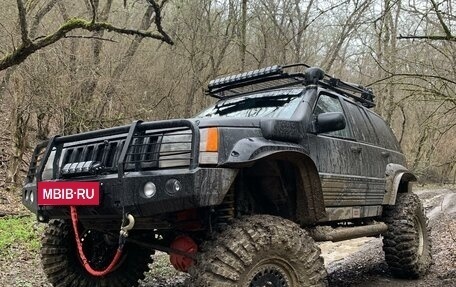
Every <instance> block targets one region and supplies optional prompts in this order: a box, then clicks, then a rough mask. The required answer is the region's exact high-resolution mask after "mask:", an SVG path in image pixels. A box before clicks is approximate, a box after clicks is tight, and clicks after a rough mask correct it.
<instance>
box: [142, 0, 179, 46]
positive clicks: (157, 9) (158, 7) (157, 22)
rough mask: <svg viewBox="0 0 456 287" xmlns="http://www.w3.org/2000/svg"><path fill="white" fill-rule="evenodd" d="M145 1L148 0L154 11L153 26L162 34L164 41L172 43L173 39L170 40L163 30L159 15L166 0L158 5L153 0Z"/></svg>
mask: <svg viewBox="0 0 456 287" xmlns="http://www.w3.org/2000/svg"><path fill="white" fill-rule="evenodd" d="M147 2H149V4H150V5H151V6H152V8H153V9H154V12H155V26H156V27H157V31H158V32H159V33H160V34H161V35H162V36H163V38H164V39H166V40H165V41H164V42H166V43H168V44H170V45H172V44H173V41H172V40H171V37H169V35H168V34H167V33H166V32H165V30H163V26H162V16H161V9H162V8H163V6H164V5H165V4H166V2H168V0H163V1H162V3H161V4H160V5H158V3H157V2H155V0H147Z"/></svg>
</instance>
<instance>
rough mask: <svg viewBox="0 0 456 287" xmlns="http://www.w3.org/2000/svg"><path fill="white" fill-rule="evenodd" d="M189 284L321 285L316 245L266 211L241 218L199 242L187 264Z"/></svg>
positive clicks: (252, 286) (248, 286) (321, 270)
mask: <svg viewBox="0 0 456 287" xmlns="http://www.w3.org/2000/svg"><path fill="white" fill-rule="evenodd" d="M190 274H191V275H192V278H191V284H193V285H192V286H198V287H201V286H217V287H224V286H230V287H231V286H237V287H263V286H267V287H295V286H325V285H326V270H325V268H324V264H323V259H322V258H321V257H320V249H319V248H318V247H317V245H316V244H315V242H314V240H313V239H312V238H311V237H310V236H309V235H308V234H307V232H306V231H305V230H303V229H301V228H300V227H299V226H298V225H296V224H295V223H293V222H291V221H289V220H286V219H283V218H279V217H275V216H270V215H254V216H250V217H243V218H241V219H239V220H238V221H236V222H235V223H234V224H232V225H231V226H229V227H228V228H227V229H226V230H224V231H223V232H222V233H220V234H219V235H218V236H217V239H216V240H215V241H212V242H207V243H206V244H203V246H202V251H201V252H200V253H198V256H197V260H196V263H195V265H194V266H193V267H192V268H191V269H190Z"/></svg>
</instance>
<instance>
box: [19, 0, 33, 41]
mask: <svg viewBox="0 0 456 287" xmlns="http://www.w3.org/2000/svg"><path fill="white" fill-rule="evenodd" d="M17 11H18V13H19V26H20V28H21V39H22V44H24V45H26V44H28V43H30V42H31V41H30V39H29V37H28V31H27V19H26V16H25V15H26V13H27V12H26V10H25V7H24V3H23V2H22V0H17Z"/></svg>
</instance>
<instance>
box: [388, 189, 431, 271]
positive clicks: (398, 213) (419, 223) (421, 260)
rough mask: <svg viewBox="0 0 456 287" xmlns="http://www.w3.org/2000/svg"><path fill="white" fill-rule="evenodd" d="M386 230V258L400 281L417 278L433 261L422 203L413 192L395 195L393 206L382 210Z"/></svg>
mask: <svg viewBox="0 0 456 287" xmlns="http://www.w3.org/2000/svg"><path fill="white" fill-rule="evenodd" d="M385 222H386V223H387V224H388V231H387V232H386V233H385V234H384V237H383V250H384V251H385V259H386V262H387V263H388V265H389V267H390V270H391V273H392V274H393V275H394V276H396V277H399V278H414V279H416V278H419V277H422V276H423V275H425V274H426V272H427V270H428V269H429V266H430V265H431V262H432V257H431V240H430V238H429V232H428V227H427V219H426V216H425V215H424V211H423V206H422V205H421V202H420V200H419V198H418V196H416V195H415V194H413V193H400V194H398V197H397V200H396V205H395V206H391V207H387V208H386V210H385Z"/></svg>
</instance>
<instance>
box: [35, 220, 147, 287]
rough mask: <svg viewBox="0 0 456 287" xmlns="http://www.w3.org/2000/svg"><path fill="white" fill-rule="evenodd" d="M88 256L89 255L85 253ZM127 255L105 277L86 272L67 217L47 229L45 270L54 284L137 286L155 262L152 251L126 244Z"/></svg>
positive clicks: (70, 286) (43, 254)
mask: <svg viewBox="0 0 456 287" xmlns="http://www.w3.org/2000/svg"><path fill="white" fill-rule="evenodd" d="M86 255H87V254H86ZM122 256H123V257H124V258H121V259H120V263H119V265H118V266H117V267H115V269H114V270H113V271H112V272H111V273H109V274H107V275H106V276H104V277H94V276H92V275H90V274H89V273H87V271H86V270H85V269H84V267H83V265H82V263H81V261H80V259H79V258H78V255H77V249H76V243H75V239H74V233H73V231H72V227H71V224H70V223H69V222H68V221H64V220H51V221H50V222H49V224H48V226H47V228H46V230H45V233H44V236H43V239H42V247H41V257H42V260H41V261H42V263H43V269H44V272H45V274H46V276H47V278H48V280H49V282H50V283H52V285H53V286H55V287H76V286H77V287H104V286H106V287H121V286H122V287H124V286H138V280H140V279H144V272H145V271H148V270H149V267H148V264H149V263H151V262H152V259H151V256H150V252H148V251H146V250H144V249H142V248H140V247H138V246H136V245H133V244H132V245H126V246H125V249H124V254H123V255H122Z"/></svg>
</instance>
